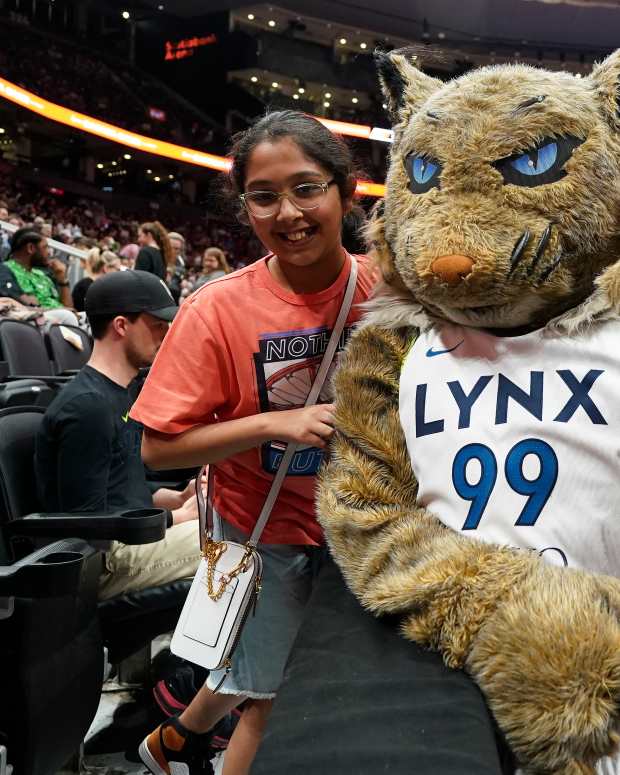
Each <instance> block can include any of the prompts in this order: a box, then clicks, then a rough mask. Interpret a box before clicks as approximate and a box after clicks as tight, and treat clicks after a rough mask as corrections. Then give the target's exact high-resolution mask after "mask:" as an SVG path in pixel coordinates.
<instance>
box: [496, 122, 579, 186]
mask: <svg viewBox="0 0 620 775" xmlns="http://www.w3.org/2000/svg"><path fill="white" fill-rule="evenodd" d="M582 142H583V140H580V139H579V138H578V137H573V136H571V135H568V136H566V137H558V138H555V139H554V138H545V139H544V140H542V142H540V143H539V144H538V145H536V146H534V147H533V148H530V149H529V150H528V151H525V153H515V154H513V155H512V156H508V157H507V158H505V159H499V160H498V161H496V162H494V163H493V166H494V167H495V169H497V170H498V171H499V172H501V173H502V176H503V178H504V183H512V184H513V185H515V186H528V187H530V188H531V187H533V186H541V185H543V183H555V182H557V181H558V180H561V179H562V178H563V177H565V176H566V171H565V169H564V165H565V164H566V162H567V161H568V160H569V159H570V157H571V155H572V153H573V151H574V150H575V148H576V147H577V146H578V145H581V143H582Z"/></svg>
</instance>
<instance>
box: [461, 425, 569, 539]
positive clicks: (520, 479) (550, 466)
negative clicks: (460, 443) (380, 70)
mask: <svg viewBox="0 0 620 775" xmlns="http://www.w3.org/2000/svg"><path fill="white" fill-rule="evenodd" d="M527 455H535V456H536V457H537V458H538V462H539V465H540V470H539V472H538V476H537V477H536V478H535V479H527V478H526V477H525V474H524V473H523V461H524V460H525V458H526V457H527ZM470 460H477V461H478V462H479V463H480V478H479V479H478V481H477V482H475V483H472V482H470V481H469V480H468V479H467V464H468V463H469V461H470ZM504 474H505V476H506V481H507V482H508V484H509V486H510V487H511V488H512V489H513V490H514V491H515V492H517V493H519V495H527V496H528V498H527V501H526V503H525V505H524V506H523V509H522V510H521V513H520V514H519V517H518V519H517V521H516V522H515V525H523V526H530V527H531V526H532V525H535V524H536V520H537V519H538V517H539V516H540V513H541V511H542V510H543V508H544V506H545V504H546V503H547V501H548V500H549V496H550V495H551V493H552V492H553V488H554V487H555V483H556V482H557V479H558V458H557V456H556V454H555V452H554V451H553V449H552V447H550V446H549V444H547V443H546V442H545V441H542V440H541V439H524V440H523V441H519V442H518V443H517V444H515V445H514V447H513V448H512V449H511V450H510V452H509V453H508V454H507V455H506V462H505V465H504ZM496 481H497V459H496V457H495V455H494V454H493V451H492V450H491V449H489V447H487V446H485V445H484V444H467V445H466V446H464V447H462V448H461V449H460V450H459V451H458V452H457V453H456V456H455V458H454V462H453V463H452V482H453V484H454V489H455V490H456V493H457V495H458V496H459V497H461V498H463V500H466V501H470V502H471V505H470V507H469V512H468V514H467V519H466V520H465V523H464V524H463V528H462V529H463V530H475V529H476V528H477V527H478V525H479V524H480V520H481V519H482V515H483V514H484V510H485V509H486V507H487V504H488V502H489V498H490V497H491V493H492V492H493V488H494V487H495V482H496Z"/></svg>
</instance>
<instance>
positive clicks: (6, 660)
mask: <svg viewBox="0 0 620 775" xmlns="http://www.w3.org/2000/svg"><path fill="white" fill-rule="evenodd" d="M3 554H4V555H5V559H4V560H3V559H1V558H0V686H2V696H3V702H2V703H0V767H1V766H2V762H3V761H4V763H5V764H6V765H8V767H12V768H13V772H14V773H15V775H54V773H56V772H58V770H59V769H60V768H61V767H62V765H63V764H65V763H66V762H67V760H68V759H69V758H70V757H72V756H73V755H74V754H75V753H76V752H77V751H78V750H79V747H80V744H81V741H82V740H83V738H84V735H85V734H86V732H87V730H88V727H89V726H90V724H91V722H92V719H93V718H94V716H95V713H96V711H97V706H98V703H99V697H100V694H101V685H102V681H103V648H102V641H101V632H100V625H99V620H98V617H97V578H98V572H99V567H100V566H99V562H98V561H97V560H98V557H97V553H96V552H95V550H94V549H93V548H92V547H90V546H89V545H88V544H87V543H85V542H84V541H80V540H76V539H68V540H64V541H57V542H55V543H52V544H50V545H48V546H45V547H43V548H41V549H38V550H37V551H35V552H33V553H31V554H29V555H27V556H25V557H23V558H22V559H20V560H18V561H16V562H14V563H12V564H7V560H6V555H7V554H9V551H8V547H6V546H4V544H3V541H2V538H1V537H0V555H3Z"/></svg>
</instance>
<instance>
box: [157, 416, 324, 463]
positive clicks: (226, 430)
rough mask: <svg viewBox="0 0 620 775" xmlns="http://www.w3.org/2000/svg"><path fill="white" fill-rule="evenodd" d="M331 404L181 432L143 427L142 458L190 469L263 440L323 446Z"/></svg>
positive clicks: (250, 447) (215, 460)
mask: <svg viewBox="0 0 620 775" xmlns="http://www.w3.org/2000/svg"><path fill="white" fill-rule="evenodd" d="M333 409H334V407H333V405H332V404H319V405H318V406H309V407H304V408H302V409H289V410H286V411H282V412H262V413H260V414H255V415H252V416H250V417H240V418H239V419H236V420H227V421H225V422H217V423H213V424H211V425H198V426H196V427H194V428H190V430H188V431H185V432H184V433H179V434H174V435H172V434H167V433H159V432H157V431H154V430H152V429H150V428H145V429H144V435H143V437H142V459H143V460H144V462H145V463H146V464H147V465H148V466H149V467H150V468H154V469H160V468H189V467H191V466H200V465H206V464H207V463H217V462H218V461H220V460H224V459H225V458H228V457H231V456H232V455H236V454H237V453H239V452H245V451H246V450H248V449H252V448H253V447H258V446H260V445H261V444H263V443H264V442H266V441H271V440H274V439H277V440H279V441H288V442H297V443H300V444H308V445H311V446H313V447H321V448H324V447H325V446H326V444H327V442H328V441H329V439H330V438H331V435H332V433H333V422H334V417H333Z"/></svg>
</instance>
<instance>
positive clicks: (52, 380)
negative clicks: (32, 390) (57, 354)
mask: <svg viewBox="0 0 620 775" xmlns="http://www.w3.org/2000/svg"><path fill="white" fill-rule="evenodd" d="M18 379H38V380H40V381H41V382H46V383H48V384H49V385H66V384H67V383H68V382H71V380H72V379H73V377H66V376H62V375H58V376H50V375H49V374H46V375H41V376H40V375H39V374H9V375H8V376H6V377H2V378H1V379H0V381H2V382H15V381H16V380H18Z"/></svg>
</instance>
